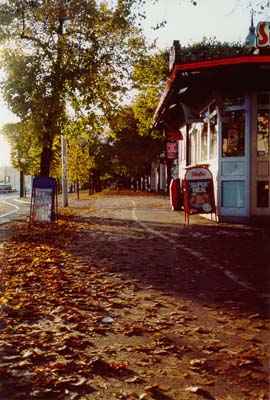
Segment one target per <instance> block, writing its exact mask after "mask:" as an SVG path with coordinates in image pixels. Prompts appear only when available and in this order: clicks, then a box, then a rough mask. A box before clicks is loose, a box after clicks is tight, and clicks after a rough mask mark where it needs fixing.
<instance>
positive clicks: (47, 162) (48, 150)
mask: <svg viewBox="0 0 270 400" xmlns="http://www.w3.org/2000/svg"><path fill="white" fill-rule="evenodd" d="M52 157H53V151H52V147H51V146H50V147H43V149H42V152H41V157H40V176H43V177H46V178H48V177H49V176H50V166H51V161H52Z"/></svg>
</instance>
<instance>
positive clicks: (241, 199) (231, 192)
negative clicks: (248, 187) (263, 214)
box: [222, 181, 245, 208]
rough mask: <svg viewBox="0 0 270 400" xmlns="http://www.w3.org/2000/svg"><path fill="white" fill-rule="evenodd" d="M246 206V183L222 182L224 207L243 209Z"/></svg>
mask: <svg viewBox="0 0 270 400" xmlns="http://www.w3.org/2000/svg"><path fill="white" fill-rule="evenodd" d="M244 206H245V182H244V181H223V182H222V207H231V208H242V207H244Z"/></svg>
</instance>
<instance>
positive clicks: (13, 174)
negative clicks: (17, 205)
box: [0, 167, 32, 194]
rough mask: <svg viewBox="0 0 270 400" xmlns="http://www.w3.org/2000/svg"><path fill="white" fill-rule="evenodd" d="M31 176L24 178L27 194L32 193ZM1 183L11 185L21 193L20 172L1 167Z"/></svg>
mask: <svg viewBox="0 0 270 400" xmlns="http://www.w3.org/2000/svg"><path fill="white" fill-rule="evenodd" d="M31 181H32V180H31V176H24V184H25V190H26V193H27V194H29V193H31ZM0 183H7V184H10V185H11V188H12V189H15V190H17V191H18V193H20V171H18V170H17V169H15V168H13V167H0Z"/></svg>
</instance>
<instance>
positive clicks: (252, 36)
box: [245, 10, 256, 48]
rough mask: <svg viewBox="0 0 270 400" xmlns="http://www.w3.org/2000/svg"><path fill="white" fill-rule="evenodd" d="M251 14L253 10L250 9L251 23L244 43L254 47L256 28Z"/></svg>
mask: <svg viewBox="0 0 270 400" xmlns="http://www.w3.org/2000/svg"><path fill="white" fill-rule="evenodd" d="M253 14H254V11H253V10H251V25H250V27H249V34H248V35H247V37H246V40H245V45H246V46H247V47H249V48H254V47H255V46H256V33H255V31H256V29H255V27H254V21H253Z"/></svg>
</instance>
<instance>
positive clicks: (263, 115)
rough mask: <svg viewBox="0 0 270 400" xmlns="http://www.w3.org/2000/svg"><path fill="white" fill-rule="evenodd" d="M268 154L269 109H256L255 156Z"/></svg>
mask: <svg viewBox="0 0 270 400" xmlns="http://www.w3.org/2000/svg"><path fill="white" fill-rule="evenodd" d="M268 155H269V111H268V110H266V109H258V112H257V156H258V157H262V156H268Z"/></svg>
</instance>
